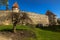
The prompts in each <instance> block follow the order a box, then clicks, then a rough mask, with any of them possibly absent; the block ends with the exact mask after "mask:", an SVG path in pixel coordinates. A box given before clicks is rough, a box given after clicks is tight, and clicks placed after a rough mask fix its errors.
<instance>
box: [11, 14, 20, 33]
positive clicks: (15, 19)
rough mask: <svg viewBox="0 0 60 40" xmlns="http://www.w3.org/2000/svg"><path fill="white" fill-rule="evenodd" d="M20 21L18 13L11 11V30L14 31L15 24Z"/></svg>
mask: <svg viewBox="0 0 60 40" xmlns="http://www.w3.org/2000/svg"><path fill="white" fill-rule="evenodd" d="M19 22H20V13H12V23H13V32H14V33H16V25H17V23H19Z"/></svg>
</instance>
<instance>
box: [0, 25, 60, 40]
mask: <svg viewBox="0 0 60 40" xmlns="http://www.w3.org/2000/svg"><path fill="white" fill-rule="evenodd" d="M12 28H13V27H12V25H9V26H5V25H3V26H0V30H4V29H12ZM16 28H17V29H27V30H31V31H33V32H35V34H36V37H37V38H36V39H32V38H31V40H60V32H53V31H48V30H43V29H39V28H31V27H29V26H23V25H17V26H16Z"/></svg>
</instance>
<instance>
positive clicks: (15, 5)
mask: <svg viewBox="0 0 60 40" xmlns="http://www.w3.org/2000/svg"><path fill="white" fill-rule="evenodd" d="M12 11H13V12H15V13H18V12H19V6H18V4H17V2H15V3H14V4H13V7H12Z"/></svg>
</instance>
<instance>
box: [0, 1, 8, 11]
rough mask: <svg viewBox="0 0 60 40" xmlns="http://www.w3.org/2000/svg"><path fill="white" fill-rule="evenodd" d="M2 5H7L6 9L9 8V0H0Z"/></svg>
mask: <svg viewBox="0 0 60 40" xmlns="http://www.w3.org/2000/svg"><path fill="white" fill-rule="evenodd" d="M0 5H4V6H6V10H8V0H0Z"/></svg>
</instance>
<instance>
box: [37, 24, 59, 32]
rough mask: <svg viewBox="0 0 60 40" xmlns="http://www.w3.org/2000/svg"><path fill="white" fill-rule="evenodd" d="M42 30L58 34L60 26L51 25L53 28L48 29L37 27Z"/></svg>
mask: <svg viewBox="0 0 60 40" xmlns="http://www.w3.org/2000/svg"><path fill="white" fill-rule="evenodd" d="M37 28H40V29H42V30H48V31H53V32H60V25H53V26H48V27H46V26H45V27H37Z"/></svg>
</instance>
